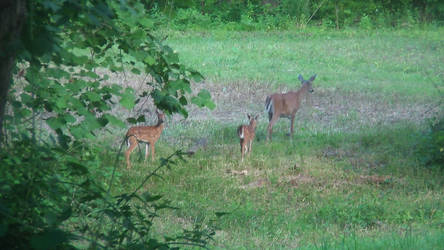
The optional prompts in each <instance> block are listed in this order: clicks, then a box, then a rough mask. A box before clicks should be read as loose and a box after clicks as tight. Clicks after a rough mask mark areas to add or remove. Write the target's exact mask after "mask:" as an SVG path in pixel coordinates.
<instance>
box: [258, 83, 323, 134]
mask: <svg viewBox="0 0 444 250" xmlns="http://www.w3.org/2000/svg"><path fill="white" fill-rule="evenodd" d="M315 78H316V75H313V76H312V77H310V79H308V80H304V77H302V75H299V76H298V79H299V80H300V81H301V83H302V86H301V88H300V89H299V90H298V91H289V92H287V93H283V94H279V93H274V94H272V95H269V96H267V99H266V100H265V111H266V112H267V113H268V120H269V123H268V128H267V131H268V134H267V141H268V140H270V141H271V133H272V132H273V125H274V124H275V123H276V121H277V120H278V119H279V117H287V118H289V119H290V120H291V125H290V136H293V127H294V117H295V115H296V112H297V111H298V109H299V107H300V106H301V101H302V99H303V98H305V97H306V96H307V95H308V94H309V93H311V92H313V86H312V82H313V81H314V79H315Z"/></svg>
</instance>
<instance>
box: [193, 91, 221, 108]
mask: <svg viewBox="0 0 444 250" xmlns="http://www.w3.org/2000/svg"><path fill="white" fill-rule="evenodd" d="M191 102H192V103H194V104H196V105H197V106H198V107H201V108H202V107H207V108H209V109H211V110H212V109H214V108H215V107H216V104H214V102H213V101H212V100H211V94H210V92H208V90H206V89H203V90H201V91H200V92H199V94H197V96H194V97H193V98H191Z"/></svg>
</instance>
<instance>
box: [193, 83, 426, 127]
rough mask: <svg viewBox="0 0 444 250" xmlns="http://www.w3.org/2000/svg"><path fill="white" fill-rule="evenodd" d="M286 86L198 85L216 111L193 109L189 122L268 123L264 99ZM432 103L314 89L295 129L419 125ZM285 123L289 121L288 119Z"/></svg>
mask: <svg viewBox="0 0 444 250" xmlns="http://www.w3.org/2000/svg"><path fill="white" fill-rule="evenodd" d="M297 87H298V86H295V88H289V87H288V86H287V85H280V86H272V85H271V84H263V83H258V82H232V83H224V84H222V83H211V82H206V83H205V84H199V85H196V91H198V90H199V89H200V88H206V89H208V90H209V91H210V93H211V95H212V97H213V100H214V102H215V103H216V108H215V109H214V110H213V111H208V110H205V109H199V108H197V107H195V106H193V107H191V108H190V116H189V119H190V120H215V121H219V122H222V123H232V122H241V121H245V120H246V119H247V118H246V115H247V113H252V114H259V115H260V118H259V120H261V122H268V117H267V114H266V113H265V111H264V109H265V108H264V105H265V98H266V97H267V96H268V95H270V94H272V93H283V92H287V91H290V90H296V89H297ZM431 106H433V104H432V103H415V102H409V100H407V99H406V98H402V97H399V96H395V95H394V96H385V95H383V94H374V93H366V92H350V91H344V90H341V89H338V88H329V89H321V88H318V89H316V88H315V92H314V93H313V94H312V95H311V97H310V98H309V99H308V100H306V101H305V102H303V105H302V108H301V110H300V111H299V112H298V113H297V115H296V117H297V118H296V121H295V126H299V127H300V126H306V125H307V124H308V125H311V127H312V128H313V129H321V130H347V131H348V130H350V129H354V128H356V127H362V126H374V125H390V124H393V123H396V122H400V121H409V122H413V123H420V122H422V121H423V120H424V119H425V118H428V117H431V116H432V113H431V112H426V111H427V110H429V109H430V107H431ZM285 120H286V119H285Z"/></svg>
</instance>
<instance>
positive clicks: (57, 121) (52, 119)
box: [46, 117, 65, 130]
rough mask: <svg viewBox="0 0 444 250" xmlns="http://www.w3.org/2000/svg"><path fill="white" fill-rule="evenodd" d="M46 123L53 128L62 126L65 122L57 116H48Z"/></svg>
mask: <svg viewBox="0 0 444 250" xmlns="http://www.w3.org/2000/svg"><path fill="white" fill-rule="evenodd" d="M46 123H47V124H48V126H49V127H50V128H52V129H54V130H56V129H59V128H62V127H63V126H64V125H65V123H64V122H62V121H61V120H60V119H58V118H57V117H50V118H48V119H47V120H46Z"/></svg>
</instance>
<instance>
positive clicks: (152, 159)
mask: <svg viewBox="0 0 444 250" xmlns="http://www.w3.org/2000/svg"><path fill="white" fill-rule="evenodd" d="M154 146H155V145H154V142H153V143H150V147H151V161H154V156H155V149H154Z"/></svg>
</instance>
